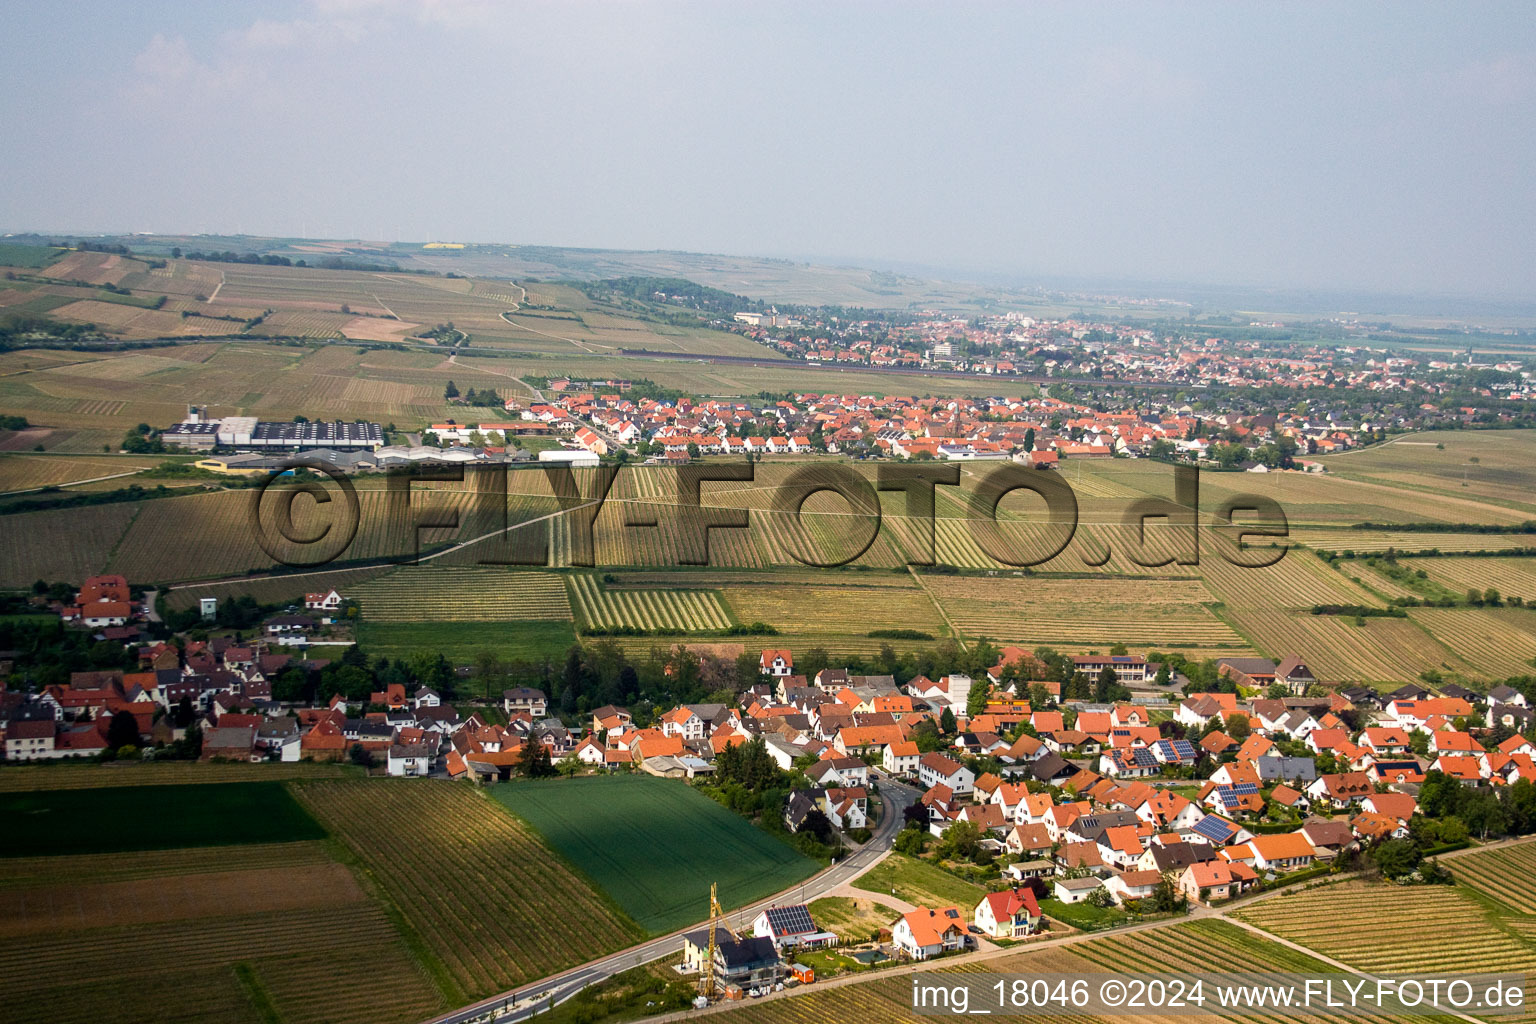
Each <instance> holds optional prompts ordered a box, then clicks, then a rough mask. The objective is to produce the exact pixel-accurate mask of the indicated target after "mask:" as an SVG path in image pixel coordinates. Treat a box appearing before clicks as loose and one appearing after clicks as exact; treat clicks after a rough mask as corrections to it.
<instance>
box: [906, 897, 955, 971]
mask: <svg viewBox="0 0 1536 1024" xmlns="http://www.w3.org/2000/svg"><path fill="white" fill-rule="evenodd" d="M891 945H893V946H895V947H896V949H897V950H898V951H899V952H900V953H901V954H902V955H904V956H906V957H909V958H910V959H913V960H927V959H928V958H929V957H934V956H938V955H940V954H941V953H947V952H950V951H952V950H956V949H963V948H965V915H963V914H961V913H960V908H959V907H939V908H937V909H935V910H930V909H929V908H927V907H918V908H917V909H916V910H914V911H912V912H911V913H908V914H903V915H901V917H899V918H897V919H896V923H895V924H893V925H892V926H891Z"/></svg>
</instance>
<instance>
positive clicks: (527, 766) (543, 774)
mask: <svg viewBox="0 0 1536 1024" xmlns="http://www.w3.org/2000/svg"><path fill="white" fill-rule="evenodd" d="M517 767H518V770H519V771H521V772H522V773H523V774H524V775H526V776H528V777H529V778H530V779H545V778H548V777H549V776H551V775H553V774H554V773H555V768H554V765H552V764H551V763H550V760H549V748H548V747H546V746H545V745H544V744H543V743H541V742H539V741H538V740H537V739H530V740H529V741H528V742H527V743H524V744H523V746H522V749H521V750H519V751H518V752H517Z"/></svg>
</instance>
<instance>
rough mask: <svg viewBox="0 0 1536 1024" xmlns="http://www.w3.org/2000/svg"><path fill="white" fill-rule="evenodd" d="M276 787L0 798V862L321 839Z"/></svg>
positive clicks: (134, 788) (146, 788)
mask: <svg viewBox="0 0 1536 1024" xmlns="http://www.w3.org/2000/svg"><path fill="white" fill-rule="evenodd" d="M324 837H325V830H324V829H323V828H321V827H320V825H319V823H318V822H316V821H315V820H314V819H313V818H311V817H310V816H309V814H308V813H307V812H306V811H305V810H304V809H303V808H302V807H300V806H299V805H298V804H296V803H294V801H293V798H292V797H291V796H289V795H288V792H287V791H286V790H285V789H283V784H282V783H280V782H231V783H224V784H217V783H209V784H203V785H183V786H142V787H140V786H123V787H117V788H112V789H104V790H98V789H67V790H39V791H31V792H21V793H7V794H5V795H3V796H0V857H35V856H40V855H43V854H67V853H112V852H128V851H133V850H167V849H175V848H177V847H181V846H224V845H238V844H241V843H282V842H292V841H294V840H299V839H322V838H324Z"/></svg>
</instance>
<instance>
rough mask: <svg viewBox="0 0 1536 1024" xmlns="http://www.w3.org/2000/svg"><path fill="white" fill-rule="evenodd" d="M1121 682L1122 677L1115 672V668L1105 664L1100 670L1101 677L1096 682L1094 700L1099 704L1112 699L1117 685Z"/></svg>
mask: <svg viewBox="0 0 1536 1024" xmlns="http://www.w3.org/2000/svg"><path fill="white" fill-rule="evenodd" d="M1119 684H1120V677H1119V676H1118V675H1116V674H1115V670H1114V669H1113V668H1111V667H1110V666H1108V665H1105V666H1104V667H1103V668H1102V669H1101V670H1100V671H1099V678H1098V679H1097V680H1096V681H1095V682H1094V686H1093V699H1094V701H1095V702H1096V703H1099V704H1103V703H1105V702H1106V701H1108V700H1109V699H1110V695H1111V694H1113V693H1114V692H1115V687H1116V686H1118V685H1119Z"/></svg>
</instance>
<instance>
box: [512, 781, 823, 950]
mask: <svg viewBox="0 0 1536 1024" xmlns="http://www.w3.org/2000/svg"><path fill="white" fill-rule="evenodd" d="M492 795H494V796H495V797H496V798H497V799H498V800H499V801H501V802H502V803H503V804H505V805H506V806H507V807H508V808H509V809H510V810H511V811H512V812H513V813H514V814H516V815H518V816H519V817H521V818H524V819H526V820H527V821H528V822H529V823H530V824H532V825H533V827H534V828H536V829H537V830H538V831H539V832H540V833H542V834H543V836H544V838H545V839H546V840H548V841H549V844H550V845H551V846H553V847H554V848H555V849H556V850H558V851H559V852H560V853H561V854H563V855H564V856H565V857H566V859H568V860H569V861H571V863H573V864H574V865H576V867H577V868H579V869H580V870H581V871H583V872H585V873H586V875H587V876H588V877H589V878H591V879H592V880H593V881H594V882H595V883H596V884H597V885H598V886H599V887H600V888H601V889H603V890H604V891H606V892H607V893H608V894H609V895H610V896H612V897H613V899H614V900H615V901H616V902H617V903H618V904H619V906H621V907H623V908H624V910H625V911H627V912H628V913H629V915H630V916H631V917H633V918H634V919H635V920H636V921H639V922H640V924H641V925H642V926H643V927H645V928H646V929H648V930H650V931H651V932H654V933H663V932H669V931H672V930H674V929H676V928H681V927H683V926H685V925H688V924H691V923H693V922H695V921H700V920H703V919H704V918H706V917H707V916H708V915H709V886H710V883H712V882H713V883H718V884H719V894H720V902H721V904H723V905H724V906H726V907H728V908H729V907H739V906H744V905H745V904H748V903H752V902H754V901H756V900H759V899H762V898H763V897H765V896H769V895H772V894H773V893H775V892H778V891H779V890H781V889H786V888H788V887H789V886H791V885H793V884H794V883H795V882H798V881H800V880H801V879H803V878H806V877H808V876H810V875H812V874H814V873H815V872H816V870H817V868H818V865H817V864H816V862H815V861H813V860H811V859H810V858H808V857H805V856H803V855H802V854H800V853H799V852H798V851H796V850H795V849H794V848H793V847H791V846H790V845H789V844H788V843H785V842H784V841H782V840H780V839H777V838H775V837H774V836H771V835H769V834H768V833H767V832H764V831H762V830H761V829H758V828H756V827H755V826H753V825H752V824H750V823H749V822H747V821H746V820H745V819H744V818H741V817H739V816H737V815H735V814H733V813H731V812H730V811H728V810H726V809H725V808H724V807H721V806H720V805H719V804H717V803H715V802H714V801H713V800H711V799H709V798H708V797H706V796H704V795H703V794H701V793H698V792H695V791H694V790H692V789H690V788H689V787H688V786H687V785H685V784H684V783H682V782H678V781H674V780H669V779H657V778H653V777H650V776H644V775H618V776H610V777H600V778H579V779H563V780H548V781H539V782H516V783H511V784H509V785H505V786H496V787H494V788H493V790H492Z"/></svg>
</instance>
